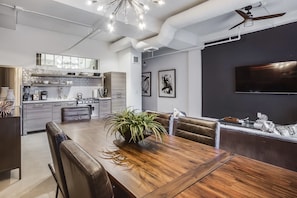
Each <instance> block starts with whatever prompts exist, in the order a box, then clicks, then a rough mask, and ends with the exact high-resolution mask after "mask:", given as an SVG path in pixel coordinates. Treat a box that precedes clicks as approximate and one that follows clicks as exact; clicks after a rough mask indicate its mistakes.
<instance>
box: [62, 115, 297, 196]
mask: <svg viewBox="0 0 297 198" xmlns="http://www.w3.org/2000/svg"><path fill="white" fill-rule="evenodd" d="M59 127H60V128H61V129H62V130H63V131H64V132H65V133H66V135H67V136H68V137H69V138H70V139H72V140H73V141H75V142H76V143H78V144H79V145H80V146H81V147H82V148H83V149H84V150H86V151H87V152H88V153H89V154H90V155H91V156H92V157H94V158H95V159H96V160H98V161H99V162H100V163H101V164H102V165H103V166H104V168H105V169H106V171H107V173H108V174H109V176H110V178H111V179H112V180H113V181H115V182H116V183H117V184H118V185H119V186H120V187H121V188H122V189H123V190H125V191H126V192H127V193H128V194H129V196H130V197H145V198H149V197H152V198H153V197H154V198H156V197H180V198H183V197H187V198H188V197H243V196H245V197H275V196H277V197H294V196H296V195H297V172H294V171H290V170H287V169H283V168H280V167H276V166H273V165H270V164H266V163H263V162H260V161H256V160H253V159H249V158H246V157H243V156H240V155H236V154H232V153H229V152H227V151H224V150H221V149H216V148H214V147H211V146H208V145H204V144H200V143H197V142H193V141H190V140H187V139H184V138H181V137H177V136H170V135H168V136H165V137H164V138H163V141H162V142H158V141H156V139H155V137H154V136H150V137H147V138H146V139H145V140H144V141H143V142H140V143H137V144H134V143H132V144H129V143H126V142H125V141H124V140H123V139H122V138H121V137H120V136H118V137H115V136H114V135H110V134H109V133H107V129H106V127H105V121H104V120H103V119H92V120H90V121H87V122H73V123H61V124H59ZM293 195H294V196H293Z"/></svg>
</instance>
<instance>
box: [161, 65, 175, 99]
mask: <svg viewBox="0 0 297 198" xmlns="http://www.w3.org/2000/svg"><path fill="white" fill-rule="evenodd" d="M158 82H159V97H167V98H175V97H176V88H175V87H176V86H175V69H170V70H160V71H159V78H158Z"/></svg>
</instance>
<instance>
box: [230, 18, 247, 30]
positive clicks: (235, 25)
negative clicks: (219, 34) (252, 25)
mask: <svg viewBox="0 0 297 198" xmlns="http://www.w3.org/2000/svg"><path fill="white" fill-rule="evenodd" d="M244 22H245V20H243V21H242V22H240V23H238V24H237V25H234V26H233V27H232V28H230V29H229V30H232V29H234V28H236V27H237V26H240V25H241V24H243V23H244Z"/></svg>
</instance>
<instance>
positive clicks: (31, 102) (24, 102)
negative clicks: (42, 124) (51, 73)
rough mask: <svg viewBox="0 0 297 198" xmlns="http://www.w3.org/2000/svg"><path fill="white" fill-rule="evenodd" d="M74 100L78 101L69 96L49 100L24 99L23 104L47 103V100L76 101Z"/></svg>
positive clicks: (49, 100) (48, 100)
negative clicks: (67, 97)
mask: <svg viewBox="0 0 297 198" xmlns="http://www.w3.org/2000/svg"><path fill="white" fill-rule="evenodd" d="M74 101H76V99H75V98H69V99H56V98H49V99H47V100H28V101H23V104H34V103H47V102H74Z"/></svg>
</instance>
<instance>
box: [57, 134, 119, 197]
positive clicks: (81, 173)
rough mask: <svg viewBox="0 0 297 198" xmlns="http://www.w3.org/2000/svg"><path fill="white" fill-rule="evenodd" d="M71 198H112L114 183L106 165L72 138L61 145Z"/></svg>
mask: <svg viewBox="0 0 297 198" xmlns="http://www.w3.org/2000/svg"><path fill="white" fill-rule="evenodd" d="M60 152H61V159H62V163H63V167H64V170H65V177H66V183H67V186H68V191H69V196H70V197H71V198H99V197H100V198H103V197H104V198H111V197H114V194H113V190H112V185H111V182H110V180H109V178H108V175H107V172H106V171H105V169H104V167H103V166H102V165H101V164H100V163H99V162H98V161H96V160H95V159H94V158H93V157H92V156H90V155H89V154H88V153H87V152H86V151H85V150H83V149H82V148H81V147H80V146H79V145H77V144H76V143H75V142H73V141H72V140H66V141H64V142H63V143H61V146H60Z"/></svg>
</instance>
